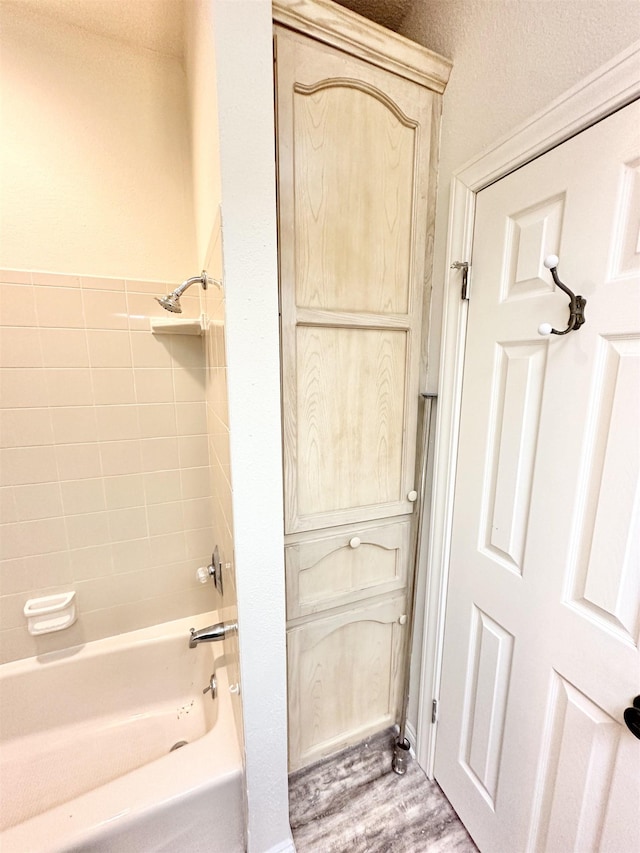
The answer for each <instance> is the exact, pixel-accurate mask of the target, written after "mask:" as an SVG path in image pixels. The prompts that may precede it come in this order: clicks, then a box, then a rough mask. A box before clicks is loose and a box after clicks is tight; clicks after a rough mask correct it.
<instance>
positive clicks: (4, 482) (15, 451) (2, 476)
mask: <svg viewBox="0 0 640 853" xmlns="http://www.w3.org/2000/svg"><path fill="white" fill-rule="evenodd" d="M57 473H58V471H57V467H56V454H55V449H54V448H53V447H10V448H2V450H0V486H14V485H15V486H17V485H21V484H23V483H24V484H26V483H47V482H53V481H55V480H56V479H57Z"/></svg>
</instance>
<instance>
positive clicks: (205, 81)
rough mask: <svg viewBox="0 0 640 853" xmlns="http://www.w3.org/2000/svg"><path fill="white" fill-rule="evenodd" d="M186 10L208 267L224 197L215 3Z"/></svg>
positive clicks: (198, 197) (201, 253)
mask: <svg viewBox="0 0 640 853" xmlns="http://www.w3.org/2000/svg"><path fill="white" fill-rule="evenodd" d="M184 10H185V24H184V29H185V58H184V61H185V70H186V74H187V91H188V97H189V123H190V128H191V163H192V170H193V204H194V217H195V229H196V246H197V254H198V266H199V267H204V265H205V262H206V259H207V256H208V255H209V248H210V245H211V241H212V232H213V229H214V223H216V221H217V217H218V206H219V204H220V200H221V187H220V151H219V141H218V140H219V132H218V92H217V85H216V84H217V68H216V66H217V62H216V50H215V36H214V21H213V4H212V2H211V0H190V2H188V3H185V7H184Z"/></svg>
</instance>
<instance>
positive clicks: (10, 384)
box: [0, 367, 48, 409]
mask: <svg viewBox="0 0 640 853" xmlns="http://www.w3.org/2000/svg"><path fill="white" fill-rule="evenodd" d="M47 405H48V391H47V383H46V381H45V371H44V370H42V369H39V368H31V367H9V368H6V369H2V370H0V407H2V408H3V409H31V408H40V407H42V406H47Z"/></svg>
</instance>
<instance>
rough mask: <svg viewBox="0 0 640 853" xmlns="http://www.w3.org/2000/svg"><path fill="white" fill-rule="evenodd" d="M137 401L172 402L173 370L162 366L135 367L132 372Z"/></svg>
mask: <svg viewBox="0 0 640 853" xmlns="http://www.w3.org/2000/svg"><path fill="white" fill-rule="evenodd" d="M133 377H134V382H135V387H136V398H137V400H138V403H172V402H173V371H172V370H171V369H169V368H162V367H137V368H136V369H135V370H134V372H133Z"/></svg>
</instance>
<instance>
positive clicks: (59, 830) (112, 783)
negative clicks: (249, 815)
mask: <svg viewBox="0 0 640 853" xmlns="http://www.w3.org/2000/svg"><path fill="white" fill-rule="evenodd" d="M216 621H219V619H218V614H216V613H209V614H205V615H201V616H197V617H194V618H189V619H180V620H177V621H175V622H167V623H165V624H163V625H158V626H155V627H153V628H147V629H144V630H141V631H133V632H131V633H129V634H122V635H120V636H119V637H110V638H108V639H106V640H98V641H96V642H93V643H87V644H86V645H85V646H79V647H77V648H75V649H70V650H68V651H66V652H54V653H52V654H48V655H43V656H41V657H37V658H29V659H27V660H24V661H16V662H15V663H9V664H5V665H4V666H2V667H0V736H1V737H2V743H1V750H0V821H1V824H0V825H1V827H2V828H1V830H0V850H2V853H62V851H69V852H70V851H83V853H85V852H86V851H95V853H134V851H135V853H154V851H167V853H183V851H189V853H198V851H203V853H205V851H206V853H241V851H242V850H244V831H243V824H244V818H243V793H242V762H241V758H240V750H239V747H238V740H237V736H236V732H235V726H234V722H233V714H232V708H231V702H230V695H229V684H228V681H227V674H226V667H224V666H220V665H218V667H217V669H216V675H217V678H218V698H217V699H216V700H215V701H212V700H211V698H210V696H211V694H210V693H207V694H206V695H203V693H202V691H203V689H204V688H205V687H206V686H207V685H208V684H209V678H210V676H211V673H212V670H213V665H214V655H215V656H216V657H218V658H219V657H220V655H221V651H222V649H221V644H218V643H206V644H204V643H203V644H201V645H199V646H198V647H197V648H196V649H190V648H189V643H188V639H189V628H190V627H191V626H194V627H197V628H199V627H202V626H204V625H207V624H210V623H211V622H216ZM179 741H187V742H188V743H187V745H186V746H182V747H180V748H178V749H176V750H174V751H173V752H170V749H171V747H172V746H173V745H174V744H176V743H177V742H179Z"/></svg>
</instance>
